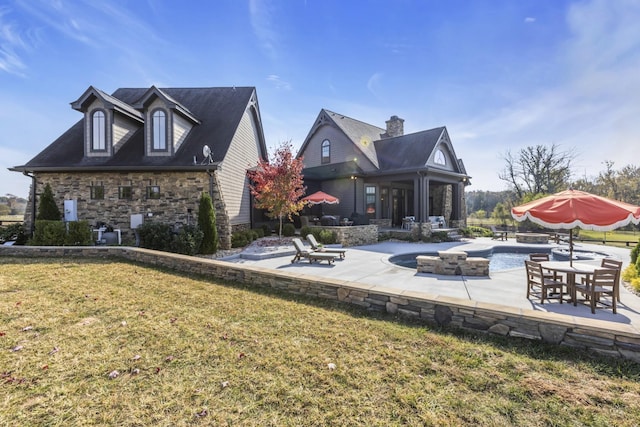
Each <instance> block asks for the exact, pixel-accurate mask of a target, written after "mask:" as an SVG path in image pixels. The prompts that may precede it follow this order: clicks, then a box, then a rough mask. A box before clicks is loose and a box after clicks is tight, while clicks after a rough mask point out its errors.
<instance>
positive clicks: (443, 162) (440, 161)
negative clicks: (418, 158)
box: [433, 150, 447, 166]
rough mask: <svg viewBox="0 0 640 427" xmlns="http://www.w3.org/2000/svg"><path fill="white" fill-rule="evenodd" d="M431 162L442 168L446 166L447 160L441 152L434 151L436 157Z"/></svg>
mask: <svg viewBox="0 0 640 427" xmlns="http://www.w3.org/2000/svg"><path fill="white" fill-rule="evenodd" d="M433 162H434V163H436V164H438V165H443V166H444V165H446V164H447V158H446V157H445V155H444V153H443V152H442V150H438V151H436V155H435V157H434V158H433Z"/></svg>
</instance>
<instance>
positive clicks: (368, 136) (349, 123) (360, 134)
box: [299, 108, 386, 167]
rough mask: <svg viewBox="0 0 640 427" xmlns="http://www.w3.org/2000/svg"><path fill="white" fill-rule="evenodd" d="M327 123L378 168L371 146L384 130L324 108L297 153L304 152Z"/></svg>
mask: <svg viewBox="0 0 640 427" xmlns="http://www.w3.org/2000/svg"><path fill="white" fill-rule="evenodd" d="M327 123H332V124H334V125H335V126H336V127H337V128H338V129H340V130H341V131H342V132H343V133H344V134H345V136H346V137H347V138H349V140H351V142H352V143H353V144H354V145H355V146H356V148H357V149H358V150H360V151H361V152H362V154H363V155H364V156H365V157H366V158H367V159H369V161H371V163H373V165H374V166H375V167H378V158H377V155H376V150H375V148H374V146H373V141H376V140H378V139H380V137H381V135H382V134H384V133H385V132H386V130H385V129H382V128H379V127H377V126H373V125H370V124H368V123H364V122H361V121H360V120H355V119H352V118H350V117H347V116H345V115H343V114H338V113H335V112H333V111H330V110H327V109H324V108H323V109H322V110H320V114H318V118H317V119H316V121H315V124H314V126H313V127H312V128H311V130H310V131H309V135H308V136H307V138H306V140H305V143H304V144H303V145H302V147H300V151H299V153H302V152H303V151H304V149H305V148H306V146H307V144H308V143H309V141H310V140H311V136H312V135H313V134H314V133H315V132H316V131H317V130H318V129H319V128H320V127H321V126H323V125H326V124H327Z"/></svg>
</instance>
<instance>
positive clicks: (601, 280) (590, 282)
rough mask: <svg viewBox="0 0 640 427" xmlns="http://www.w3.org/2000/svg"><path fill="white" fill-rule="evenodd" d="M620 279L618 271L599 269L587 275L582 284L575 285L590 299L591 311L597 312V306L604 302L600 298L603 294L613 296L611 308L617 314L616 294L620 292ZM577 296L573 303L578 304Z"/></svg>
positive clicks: (578, 290)
mask: <svg viewBox="0 0 640 427" xmlns="http://www.w3.org/2000/svg"><path fill="white" fill-rule="evenodd" d="M618 286H619V280H618V271H617V270H613V269H597V270H595V271H594V272H593V274H592V275H589V276H587V277H585V278H584V279H583V280H582V283H581V284H576V285H575V290H576V292H580V293H581V294H582V295H584V296H585V298H587V299H588V300H589V303H590V305H591V313H592V314H596V306H597V305H598V304H601V305H603V306H608V304H605V303H603V302H602V301H601V300H600V298H601V297H602V296H603V295H608V296H610V297H611V308H612V309H613V314H616V295H617V292H618ZM576 299H577V298H574V300H573V305H577V301H576Z"/></svg>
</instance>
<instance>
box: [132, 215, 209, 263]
mask: <svg viewBox="0 0 640 427" xmlns="http://www.w3.org/2000/svg"><path fill="white" fill-rule="evenodd" d="M138 233H139V234H140V246H141V247H143V248H147V249H155V250H157V251H164V252H174V253H178V254H185V255H195V254H197V253H198V250H199V249H200V247H201V244H202V239H203V238H204V233H203V232H202V230H200V228H199V227H197V226H194V225H185V226H183V227H181V228H180V230H178V231H177V232H174V231H173V229H172V228H171V226H170V225H168V224H163V223H157V222H146V223H144V224H142V225H141V226H140V227H138Z"/></svg>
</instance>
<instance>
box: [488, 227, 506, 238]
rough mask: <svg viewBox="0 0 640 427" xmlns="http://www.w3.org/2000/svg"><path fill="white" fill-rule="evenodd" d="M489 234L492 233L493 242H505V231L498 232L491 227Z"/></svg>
mask: <svg viewBox="0 0 640 427" xmlns="http://www.w3.org/2000/svg"><path fill="white" fill-rule="evenodd" d="M491 232H492V233H493V237H492V239H493V240H498V239H500V240H507V232H506V231H498V230H497V229H496V228H495V227H494V226H493V225H492V226H491Z"/></svg>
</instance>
